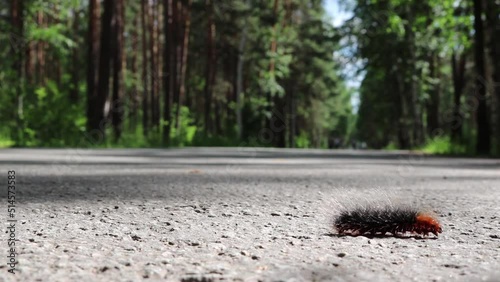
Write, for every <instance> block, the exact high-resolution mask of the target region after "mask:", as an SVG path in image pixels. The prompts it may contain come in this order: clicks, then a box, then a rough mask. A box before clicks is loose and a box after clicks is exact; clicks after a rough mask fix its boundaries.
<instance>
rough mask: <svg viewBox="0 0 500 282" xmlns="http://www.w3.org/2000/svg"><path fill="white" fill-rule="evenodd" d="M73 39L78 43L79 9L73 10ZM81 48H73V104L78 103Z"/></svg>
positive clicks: (71, 98) (71, 91) (70, 96)
mask: <svg viewBox="0 0 500 282" xmlns="http://www.w3.org/2000/svg"><path fill="white" fill-rule="evenodd" d="M73 15H74V19H73V36H74V37H73V39H74V40H75V42H77V45H78V43H79V42H78V38H79V37H78V24H79V20H80V17H79V12H78V11H77V10H73ZM79 51H80V50H79V48H73V50H72V51H71V59H72V66H71V87H70V92H69V99H70V101H71V102H72V103H73V104H76V103H77V102H78V98H79V97H78V88H79V87H78V85H79V82H80V64H79V61H80V60H79V59H80V56H79V54H80V52H79Z"/></svg>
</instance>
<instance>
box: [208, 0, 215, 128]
mask: <svg viewBox="0 0 500 282" xmlns="http://www.w3.org/2000/svg"><path fill="white" fill-rule="evenodd" d="M205 5H206V7H207V13H208V24H207V61H206V71H205V134H206V135H208V134H210V133H212V119H211V112H210V111H211V110H212V95H213V87H214V84H215V71H216V63H217V59H216V51H215V22H214V3H213V0H206V1H205Z"/></svg>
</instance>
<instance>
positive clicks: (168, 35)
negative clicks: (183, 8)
mask: <svg viewBox="0 0 500 282" xmlns="http://www.w3.org/2000/svg"><path fill="white" fill-rule="evenodd" d="M174 1H175V0H164V2H163V14H164V22H163V24H164V28H163V30H164V35H165V45H164V47H163V73H164V74H165V76H164V77H163V84H164V86H163V91H164V98H163V103H164V106H163V119H164V120H165V121H166V122H165V123H164V124H163V145H164V146H168V145H169V144H170V128H171V119H170V108H171V107H170V97H171V95H170V94H171V93H172V91H173V87H174V84H175V81H174V80H175V76H173V75H172V73H173V71H174V66H175V63H174V60H173V58H174V55H173V54H172V50H173V46H175V45H174V42H173V31H174V29H173V27H174V22H173V21H174V19H173V18H174V17H173V5H174Z"/></svg>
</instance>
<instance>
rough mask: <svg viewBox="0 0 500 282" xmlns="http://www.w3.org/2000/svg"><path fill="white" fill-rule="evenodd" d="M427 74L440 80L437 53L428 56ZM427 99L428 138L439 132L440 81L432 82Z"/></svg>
mask: <svg viewBox="0 0 500 282" xmlns="http://www.w3.org/2000/svg"><path fill="white" fill-rule="evenodd" d="M429 72H430V74H429V76H430V78H431V79H434V80H436V81H440V65H439V59H438V56H437V54H435V53H432V54H431V56H430V58H429ZM429 94H430V95H429V96H430V97H429V100H428V101H427V135H428V136H429V137H430V138H433V137H435V136H436V134H439V132H438V129H440V126H439V100H440V96H441V85H440V83H437V82H433V83H432V85H431V89H430V91H429Z"/></svg>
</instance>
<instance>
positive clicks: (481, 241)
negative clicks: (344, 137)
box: [0, 148, 500, 282]
mask: <svg viewBox="0 0 500 282" xmlns="http://www.w3.org/2000/svg"><path fill="white" fill-rule="evenodd" d="M10 170H14V171H15V180H16V184H15V185H16V188H15V192H16V194H15V203H14V204H15V212H14V213H8V210H7V205H8V203H7V197H6V196H7V189H8V188H7V184H6V183H7V178H8V171H10ZM0 172H1V176H0V177H1V178H2V179H3V180H2V181H1V183H3V184H2V185H3V188H2V189H3V191H4V192H2V195H4V196H2V201H4V203H2V205H1V206H2V209H1V211H0V214H1V215H0V218H1V219H2V221H3V222H4V225H5V226H6V227H8V226H11V225H10V222H8V220H9V219H11V218H13V219H16V220H17V222H15V224H14V225H15V228H14V229H15V230H14V231H12V228H11V229H7V228H4V232H5V233H4V235H3V236H2V239H1V246H0V248H1V249H2V256H1V257H2V260H4V261H3V262H2V263H1V264H0V281H141V280H145V281H195V282H196V281H219V280H224V281H500V160H498V159H462V158H437V157H430V156H424V155H419V154H411V153H406V152H391V153H389V152H381V151H349V150H339V151H327V150H291V149H289V150H277V149H255V148H226V149H222V148H192V149H173V150H160V149H143V150H126V149H123V150H122V149H116V150H87V149H61V150H52V149H51V150H41V149H23V150H21V149H7V150H0ZM386 205H390V206H404V205H411V206H413V207H416V208H419V209H423V210H427V211H431V212H434V213H435V214H436V216H437V218H438V219H439V221H440V222H441V224H442V226H443V233H441V234H439V237H438V238H424V239H422V238H419V237H418V236H416V237H415V236H414V237H410V238H394V237H382V238H367V237H363V236H357V237H351V236H338V235H337V234H336V233H335V230H334V229H333V227H332V222H333V219H334V217H335V215H336V214H338V212H339V211H341V210H342V209H351V208H354V207H357V206H368V207H382V206H386ZM12 233H13V234H14V235H12ZM11 236H15V239H16V240H17V241H15V243H16V244H15V249H16V251H15V252H16V257H15V258H16V260H17V261H18V262H19V263H18V264H15V265H14V266H15V273H16V274H14V275H12V274H11V273H9V272H8V271H9V270H11V267H10V266H9V265H7V262H8V259H9V258H8V257H7V255H9V247H8V242H11V241H8V239H9V238H11ZM430 237H431V236H430Z"/></svg>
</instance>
